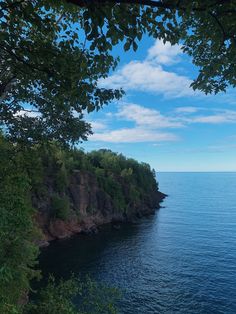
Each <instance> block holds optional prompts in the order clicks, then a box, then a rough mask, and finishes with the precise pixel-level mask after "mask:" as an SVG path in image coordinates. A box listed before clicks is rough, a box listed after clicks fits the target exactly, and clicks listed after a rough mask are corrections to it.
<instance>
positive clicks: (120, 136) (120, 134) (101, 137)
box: [90, 127, 178, 143]
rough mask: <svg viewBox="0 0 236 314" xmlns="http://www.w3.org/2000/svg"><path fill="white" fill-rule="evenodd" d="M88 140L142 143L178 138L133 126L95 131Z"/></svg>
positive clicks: (170, 134)
mask: <svg viewBox="0 0 236 314" xmlns="http://www.w3.org/2000/svg"><path fill="white" fill-rule="evenodd" d="M90 140H92V141H102V142H110V143H142V142H161V141H176V140H178V137H177V136H176V135H174V134H172V133H163V132H157V131H155V130H147V129H145V128H138V127H134V128H121V129H119V130H113V131H107V132H101V133H95V134H93V135H92V136H91V137H90Z"/></svg>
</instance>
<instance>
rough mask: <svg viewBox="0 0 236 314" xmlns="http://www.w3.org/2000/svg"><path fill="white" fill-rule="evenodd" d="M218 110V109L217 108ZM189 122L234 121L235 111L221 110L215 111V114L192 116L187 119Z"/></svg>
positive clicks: (213, 122) (235, 118)
mask: <svg viewBox="0 0 236 314" xmlns="http://www.w3.org/2000/svg"><path fill="white" fill-rule="evenodd" d="M217 111H219V110H217ZM189 122H190V123H208V124H220V123H236V111H233V110H223V111H221V112H219V113H218V112H216V113H215V114H211V115H205V116H197V117H193V118H191V119H190V121H189Z"/></svg>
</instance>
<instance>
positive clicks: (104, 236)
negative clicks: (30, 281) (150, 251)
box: [39, 210, 158, 279]
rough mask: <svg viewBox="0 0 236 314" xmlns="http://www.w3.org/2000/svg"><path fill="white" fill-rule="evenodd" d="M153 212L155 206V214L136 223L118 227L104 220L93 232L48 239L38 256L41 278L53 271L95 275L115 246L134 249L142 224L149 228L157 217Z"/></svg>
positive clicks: (60, 274) (61, 274) (60, 275)
mask: <svg viewBox="0 0 236 314" xmlns="http://www.w3.org/2000/svg"><path fill="white" fill-rule="evenodd" d="M157 215H158V210H157V212H156V214H155V215H151V216H149V217H143V218H141V219H139V220H138V221H137V222H136V223H124V224H121V226H120V229H119V230H116V229H114V228H113V227H112V225H111V224H107V225H104V226H100V227H99V232H98V233H97V234H91V235H84V234H78V235H74V236H73V237H72V238H69V239H62V240H57V241H53V242H51V243H50V245H49V246H48V247H46V248H42V249H41V252H40V256H39V268H40V270H41V271H42V275H43V278H48V276H49V274H53V275H54V276H55V277H56V278H57V279H60V278H63V279H68V278H69V277H70V276H71V274H72V273H73V274H74V275H79V276H83V275H87V274H89V275H91V276H92V277H93V278H94V277H96V278H97V279H98V278H99V277H100V276H99V274H98V269H99V268H100V267H103V266H105V265H104V263H105V262H106V260H107V259H112V258H115V256H116V253H117V250H120V249H121V248H126V249H128V248H129V246H131V245H132V249H134V248H135V243H136V245H137V239H139V238H140V237H139V234H140V232H142V233H143V232H144V225H148V227H147V226H146V229H147V228H148V229H149V231H150V228H151V225H153V223H154V222H156V221H157ZM142 238H143V235H142ZM137 249H138V247H137ZM99 279H101V278H99Z"/></svg>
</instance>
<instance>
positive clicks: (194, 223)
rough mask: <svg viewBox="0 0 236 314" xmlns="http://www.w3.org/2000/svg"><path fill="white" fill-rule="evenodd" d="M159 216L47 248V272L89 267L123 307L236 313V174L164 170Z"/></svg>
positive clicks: (145, 312) (144, 311)
mask: <svg viewBox="0 0 236 314" xmlns="http://www.w3.org/2000/svg"><path fill="white" fill-rule="evenodd" d="M158 180H159V184H160V190H161V191H163V192H165V193H167V194H168V195H169V196H168V197H167V198H166V199H165V200H164V202H163V203H162V205H163V206H164V207H163V208H161V209H160V210H159V211H158V212H157V213H156V214H155V215H154V216H150V217H148V218H143V219H141V220H139V221H138V223H136V224H133V225H123V226H122V228H121V229H120V230H112V229H111V227H110V226H107V227H106V228H104V229H103V230H102V231H101V232H100V233H99V234H98V235H93V236H82V235H80V236H76V237H74V238H73V239H70V240H63V241H58V242H54V243H52V244H51V245H50V246H49V247H48V248H46V249H43V251H42V254H41V257H40V267H41V268H42V270H43V272H44V274H48V273H53V274H54V275H55V276H56V277H63V278H68V277H69V275H70V273H71V272H73V273H74V274H80V275H81V274H82V275H84V274H87V273H89V274H90V275H91V276H92V277H93V278H95V279H96V280H98V281H103V282H106V283H107V284H109V285H113V286H117V287H119V288H120V289H121V290H122V291H123V300H122V302H121V304H120V309H121V310H120V312H121V313H127V314H128V313H129V314H134V313H135V314H139V313H140V314H149V313H150V314H151V313H152V314H153V313H204V314H206V313H214V314H217V313H236V173H160V174H158Z"/></svg>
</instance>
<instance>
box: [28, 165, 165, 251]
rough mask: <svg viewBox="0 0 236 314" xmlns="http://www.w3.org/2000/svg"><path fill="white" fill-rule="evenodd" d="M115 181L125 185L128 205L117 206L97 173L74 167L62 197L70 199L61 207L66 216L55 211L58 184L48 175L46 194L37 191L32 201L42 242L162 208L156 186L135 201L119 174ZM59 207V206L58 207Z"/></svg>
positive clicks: (160, 197) (131, 219)
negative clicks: (54, 196)
mask: <svg viewBox="0 0 236 314" xmlns="http://www.w3.org/2000/svg"><path fill="white" fill-rule="evenodd" d="M115 180H117V181H118V182H119V185H120V186H121V187H122V194H123V195H124V199H125V205H124V207H123V208H117V204H115V202H114V199H113V197H112V196H111V195H109V194H108V193H107V191H105V189H104V188H102V187H101V184H99V182H98V179H97V177H96V175H95V174H94V173H92V172H89V171H79V170H74V171H73V173H72V174H71V175H70V177H69V178H68V184H67V187H66V190H65V191H64V192H63V193H61V195H60V197H61V198H65V197H66V200H67V204H64V205H63V204H62V205H61V206H64V207H67V209H65V208H62V210H63V211H65V210H66V215H58V214H55V204H54V203H55V202H54V203H53V195H54V194H55V184H54V183H53V181H52V180H51V179H50V177H47V178H46V179H45V183H44V185H45V186H44V188H45V190H46V193H43V194H42V193H41V194H40V193H34V195H33V196H32V202H33V205H34V207H35V208H36V209H37V214H36V221H37V224H38V225H39V227H40V229H41V230H42V234H43V236H42V240H40V243H39V244H40V245H47V244H48V242H49V241H51V240H54V239H61V238H66V237H70V236H71V235H73V234H75V233H80V232H84V233H94V232H97V227H98V226H99V225H102V224H106V223H113V224H114V225H117V224H119V223H121V222H125V221H133V220H135V219H137V218H140V217H142V216H144V215H148V214H152V213H154V212H155V210H156V209H158V208H159V207H160V202H161V201H162V200H163V198H164V197H165V194H163V193H161V192H159V190H158V187H157V185H155V186H154V185H153V186H152V188H151V189H150V190H149V191H148V193H146V194H145V195H143V196H142V198H139V199H138V200H137V201H134V200H133V199H132V198H130V195H129V194H130V193H131V191H130V186H129V185H128V184H127V183H126V182H125V180H124V179H123V178H122V177H121V176H120V177H116V178H115ZM57 210H58V208H57Z"/></svg>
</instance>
